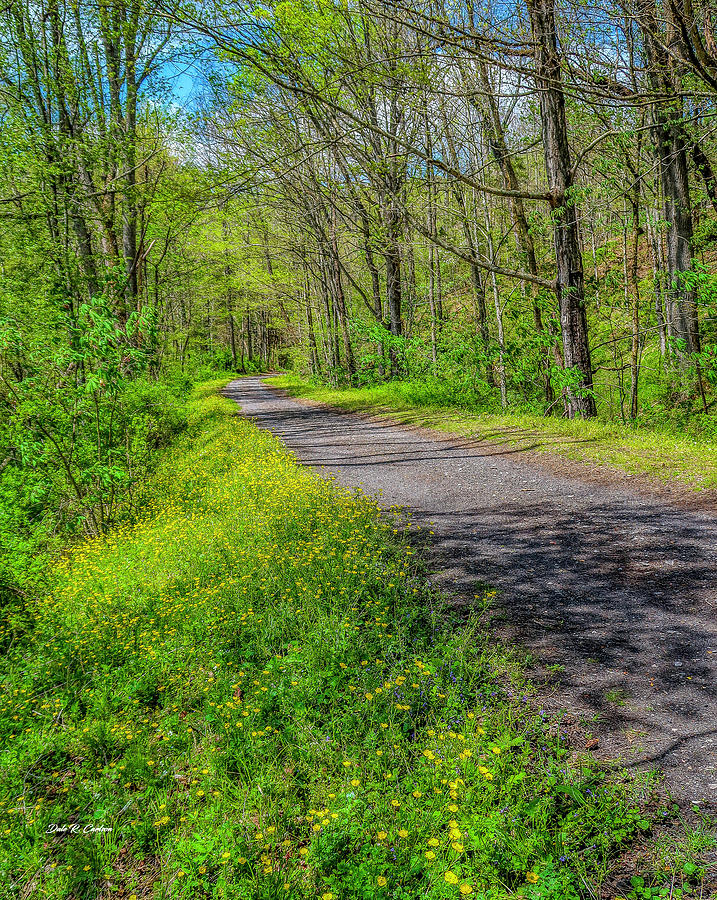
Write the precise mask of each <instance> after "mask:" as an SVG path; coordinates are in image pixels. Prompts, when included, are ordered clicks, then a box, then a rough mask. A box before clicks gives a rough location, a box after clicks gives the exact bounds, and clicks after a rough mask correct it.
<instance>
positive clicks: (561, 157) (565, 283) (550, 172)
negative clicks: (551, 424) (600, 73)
mask: <svg viewBox="0 0 717 900" xmlns="http://www.w3.org/2000/svg"><path fill="white" fill-rule="evenodd" d="M553 2H554V0H529V3H528V9H529V11H530V21H531V26H532V31H533V42H534V45H535V51H534V52H535V80H536V84H537V87H538V90H539V92H540V119H541V129H542V136H543V152H544V155H545V168H546V172H547V176H548V186H549V189H550V194H551V207H552V210H553V235H554V241H555V259H556V263H557V293H558V303H559V307H560V326H561V331H562V336H563V355H564V357H565V366H566V368H572V369H574V370H575V371H576V373H577V383H576V384H575V385H572V386H571V387H570V388H569V389H568V414H569V415H570V417H571V418H572V417H574V416H576V415H580V416H583V417H584V418H588V417H591V416H595V415H596V414H597V410H596V406H595V397H594V394H593V372H592V361H591V359H590V345H589V342H588V326H587V316H586V312H585V284H584V276H583V259H582V253H581V249H580V235H579V230H578V210H577V207H576V205H575V202H574V200H573V198H572V197H571V196H570V193H571V188H572V187H573V171H572V163H571V159H570V150H569V147H568V137H567V122H566V118H565V95H564V93H563V87H562V73H561V59H560V56H559V54H558V45H557V36H556V30H555V8H554V5H553Z"/></svg>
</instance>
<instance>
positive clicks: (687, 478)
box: [270, 375, 717, 491]
mask: <svg viewBox="0 0 717 900" xmlns="http://www.w3.org/2000/svg"><path fill="white" fill-rule="evenodd" d="M270 383H271V384H273V385H275V386H276V387H279V388H282V389H284V390H286V391H288V392H289V393H290V394H291V395H292V396H295V397H305V398H307V399H311V400H316V401H319V402H321V403H329V404H331V405H333V406H338V407H340V408H342V409H347V410H351V411H355V412H370V413H374V414H379V415H389V416H390V417H391V418H393V419H395V420H397V421H399V422H401V423H404V424H407V425H418V426H421V427H424V428H434V429H436V430H438V431H444V432H450V433H453V434H458V435H460V436H462V437H470V438H471V439H474V440H480V441H486V442H487V443H492V444H506V445H510V446H512V447H516V448H523V449H524V450H535V451H545V452H551V453H557V454H559V455H561V456H564V457H567V458H569V459H574V460H578V461H580V462H583V463H590V464H593V465H595V464H596V465H599V466H606V467H612V468H614V469H619V470H622V471H624V472H627V473H628V474H630V475H646V476H649V477H650V478H654V479H657V480H659V481H664V482H667V481H678V482H680V483H681V484H683V485H684V486H686V487H688V488H690V489H692V490H695V491H699V490H704V489H707V488H715V487H717V443H715V442H714V440H712V439H709V438H707V437H705V436H702V435H697V434H695V435H691V434H687V433H679V432H675V431H674V430H664V431H661V430H659V429H657V428H654V427H640V428H632V427H630V426H627V425H622V424H617V423H606V422H602V421H597V420H596V421H588V422H586V421H581V420H578V421H573V420H569V419H562V418H554V417H548V418H546V417H543V416H538V415H533V414H529V413H511V412H506V413H502V412H501V413H494V412H481V411H480V410H476V411H472V410H471V409H466V408H464V407H463V406H460V405H458V404H457V403H456V402H455V400H454V398H453V397H452V395H448V397H447V399H443V398H441V394H440V391H437V390H435V385H433V384H432V383H430V382H427V383H422V382H410V381H403V382H402V381H394V382H388V383H386V384H381V385H376V386H374V387H361V388H344V389H336V388H330V387H327V386H324V385H317V384H314V383H311V382H308V381H306V380H304V379H301V378H298V377H296V376H294V375H281V376H278V377H276V378H272V379H271V380H270Z"/></svg>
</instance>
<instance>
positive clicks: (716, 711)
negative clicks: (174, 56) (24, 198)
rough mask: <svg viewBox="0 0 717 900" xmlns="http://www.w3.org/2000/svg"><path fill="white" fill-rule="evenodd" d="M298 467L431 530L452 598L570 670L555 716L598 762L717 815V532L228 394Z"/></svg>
mask: <svg viewBox="0 0 717 900" xmlns="http://www.w3.org/2000/svg"><path fill="white" fill-rule="evenodd" d="M226 393H227V395H228V396H229V397H231V398H232V399H234V400H236V402H237V403H238V404H239V405H240V407H241V409H242V411H243V412H244V413H245V414H246V415H247V416H249V417H251V418H252V419H253V421H254V422H255V423H256V424H257V425H258V426H259V427H261V428H267V429H270V430H271V431H273V432H274V434H276V435H277V436H278V437H279V438H280V439H281V440H283V441H284V442H285V443H286V444H287V446H288V447H289V448H290V449H291V450H293V451H294V452H295V453H296V454H297V457H298V458H299V460H301V461H302V462H303V463H306V464H307V465H310V466H315V467H320V468H321V469H323V470H325V471H326V473H328V474H331V475H334V476H335V477H336V478H337V480H338V481H339V482H340V483H343V484H346V485H350V486H361V487H362V488H363V489H364V490H365V491H367V492H368V493H371V494H377V493H379V492H380V494H381V502H382V503H383V504H384V505H386V506H393V505H398V506H404V507H406V508H407V509H408V510H410V512H411V517H412V519H413V520H414V521H415V522H418V523H425V524H428V523H433V524H432V526H431V527H432V529H433V531H434V537H433V539H432V547H431V554H432V562H433V565H434V567H435V568H436V570H437V576H438V578H439V580H440V582H441V584H442V585H443V586H445V587H447V588H449V589H450V590H452V591H454V592H456V593H457V594H459V595H462V596H464V597H472V596H473V594H474V590H473V587H474V585H475V584H476V583H487V584H490V585H493V586H495V587H496V588H498V589H499V591H500V594H501V599H500V612H501V617H502V619H503V627H502V630H503V632H504V633H505V634H507V635H509V636H510V637H512V638H514V639H516V640H519V641H520V642H521V643H522V644H523V645H525V646H526V647H527V648H529V649H531V650H532V651H533V652H534V653H535V654H536V655H537V656H538V658H539V659H540V660H541V661H543V662H545V663H548V664H554V665H555V666H562V667H563V668H562V670H561V673H560V677H559V679H557V680H556V684H555V687H554V695H553V696H552V698H551V703H550V705H551V707H555V706H558V707H562V708H564V709H568V710H569V711H570V712H571V713H572V714H574V715H576V716H580V717H581V718H582V719H583V720H585V719H587V720H591V719H593V720H594V727H593V728H592V730H593V731H594V732H595V733H598V734H599V735H600V743H601V752H603V751H604V752H607V753H609V754H612V755H619V756H621V757H622V758H623V759H624V760H625V761H626V762H627V763H629V764H633V765H636V766H642V765H650V764H653V765H656V766H658V767H659V768H661V769H662V770H663V772H664V773H665V777H666V780H667V784H668V786H669V788H670V790H671V791H672V793H673V794H674V795H675V796H676V797H678V798H679V799H681V800H682V801H683V802H693V801H697V802H701V803H702V804H703V805H705V806H712V805H714V804H717V579H715V573H714V568H715V563H716V562H717V519H716V518H715V517H714V516H713V515H711V514H710V513H709V512H705V511H699V512H690V511H686V510H681V509H678V508H675V507H671V506H668V505H664V504H662V503H660V502H657V501H653V500H649V499H645V498H644V497H641V496H639V495H638V494H636V493H632V492H630V491H629V490H627V489H625V488H624V487H620V488H618V489H615V488H609V487H605V486H601V485H597V484H595V483H590V482H587V481H581V480H580V479H579V478H567V477H564V476H557V475H554V474H551V473H549V472H547V471H544V470H541V469H538V468H536V467H535V466H531V465H526V464H524V463H522V462H520V461H519V460H518V459H516V455H515V454H506V453H505V452H496V451H495V448H494V447H488V448H482V447H481V445H480V444H478V445H475V444H474V445H472V446H462V445H461V444H460V443H456V442H453V441H452V440H451V439H450V438H446V437H443V436H439V435H436V436H435V437H428V436H426V435H425V434H422V433H419V432H417V431H416V430H413V429H408V428H402V427H400V426H397V425H393V424H390V423H387V422H385V421H375V420H371V419H368V418H366V417H361V416H356V415H352V414H350V413H343V412H340V411H337V410H332V409H328V408H326V407H321V406H308V405H306V404H302V403H298V402H296V401H295V400H292V399H290V398H287V397H285V396H283V395H281V394H279V393H277V392H276V391H274V390H271V389H270V388H268V387H266V385H264V384H263V383H262V379H261V378H260V377H249V378H243V379H240V380H238V381H234V382H232V383H231V384H230V385H229V387H228V388H227V389H226Z"/></svg>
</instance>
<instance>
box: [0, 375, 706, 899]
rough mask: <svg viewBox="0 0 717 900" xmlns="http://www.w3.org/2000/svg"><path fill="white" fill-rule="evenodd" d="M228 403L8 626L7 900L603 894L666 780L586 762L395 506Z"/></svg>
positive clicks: (2, 823)
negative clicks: (393, 516)
mask: <svg viewBox="0 0 717 900" xmlns="http://www.w3.org/2000/svg"><path fill="white" fill-rule="evenodd" d="M213 390H214V386H212V385H209V386H207V387H205V388H204V389H203V390H202V391H200V392H198V393H197V394H196V395H195V397H194V399H193V401H192V403H191V404H190V407H189V411H188V414H189V420H190V426H189V431H188V433H187V434H186V435H185V436H183V437H182V438H181V439H180V440H179V441H178V443H177V444H176V445H175V446H174V448H173V449H172V450H171V451H170V452H169V453H168V454H167V455H166V457H165V459H164V461H163V464H162V466H161V468H160V471H159V473H158V475H157V476H156V478H155V480H154V481H153V483H152V486H151V490H150V491H149V492H148V495H147V499H146V503H145V511H144V515H143V517H142V518H141V520H140V521H138V522H136V523H135V524H133V525H131V526H130V525H127V526H125V527H123V528H121V529H117V530H116V531H115V532H114V533H113V534H112V535H111V537H110V538H109V539H107V540H102V541H99V540H98V541H94V542H90V543H85V544H83V545H82V546H80V547H78V548H76V549H74V550H73V551H72V552H69V553H68V554H67V555H66V556H65V557H64V558H63V559H61V560H58V561H57V562H56V563H55V564H54V566H53V568H52V570H51V572H50V573H49V575H48V584H47V590H46V592H45V593H44V595H43V597H42V599H39V600H35V601H28V615H27V618H26V619H25V620H24V621H22V622H17V621H14V622H13V623H10V624H8V623H5V622H4V623H3V634H2V639H3V641H4V651H5V652H4V654H3V657H2V660H1V661H0V675H1V684H2V701H1V703H0V735H1V737H2V742H1V746H2V755H1V756H0V784H1V785H2V797H0V850H1V851H2V862H1V863H0V890H3V889H4V890H5V891H6V892H7V893H8V895H11V896H17V895H20V896H24V897H30V896H32V897H48V898H59V897H67V898H69V897H73V898H75V897H77V898H83V897H87V898H90V897H101V898H105V897H118V898H130V900H132V898H140V900H141V898H147V897H154V898H173V900H174V898H184V897H186V898H200V897H221V898H257V900H261V898H266V900H269V898H275V897H295V898H316V897H321V898H323V900H332V898H335V900H344V898H346V900H353V898H377V897H378V898H381V897H386V898H389V897H390V898H402V900H414V898H417V897H425V898H443V897H450V898H453V897H456V898H457V897H462V896H470V895H472V896H475V897H481V898H486V900H487V898H490V900H498V898H507V897H517V896H521V897H525V898H542V900H545V898H554V900H571V898H579V897H593V896H596V894H595V888H594V886H595V885H598V884H600V883H601V882H602V881H603V880H604V879H605V878H606V877H608V873H609V871H610V868H611V866H612V865H613V861H614V860H615V858H616V856H618V855H619V854H620V852H621V851H622V850H623V849H625V848H627V847H630V846H632V845H633V844H634V842H635V841H636V840H639V839H641V837H642V836H644V835H645V834H646V833H648V832H649V831H650V830H651V828H652V822H653V820H654V819H655V818H656V817H657V818H659V817H660V815H661V813H660V811H659V810H657V809H656V808H655V807H652V806H649V803H648V801H649V796H650V784H649V782H648V781H643V782H639V781H634V780H629V779H628V778H627V777H623V776H622V775H620V774H611V775H609V776H608V775H606V774H605V773H604V772H603V771H602V770H601V769H600V768H599V767H598V766H597V765H596V763H595V762H594V761H592V760H591V759H590V758H589V757H588V756H585V757H584V756H583V755H581V754H579V753H576V752H575V751H574V750H572V749H570V748H569V747H568V746H567V745H566V743H565V740H564V738H563V737H562V735H561V732H560V729H559V727H557V725H556V724H555V723H551V722H550V721H548V720H546V718H545V717H544V716H543V715H541V714H540V713H536V712H535V711H532V706H531V704H530V703H529V696H528V688H527V687H526V686H525V685H524V684H523V682H522V676H521V671H520V666H519V665H517V664H516V663H515V661H512V660H511V659H509V658H508V657H506V655H505V653H504V652H503V651H498V650H497V649H496V647H495V646H494V645H493V644H492V643H491V642H490V641H489V639H488V638H487V637H486V636H485V629H482V628H481V627H480V613H476V617H475V618H474V619H473V620H471V621H458V620H455V621H453V620H451V618H450V616H449V613H448V611H447V610H446V609H445V608H444V607H443V606H442V604H441V601H440V598H438V597H436V596H435V595H434V594H432V593H431V592H430V590H429V588H428V587H427V584H426V581H425V578H423V577H422V575H421V571H420V564H419V563H418V562H417V561H416V556H415V555H414V552H413V550H412V548H411V546H410V544H409V543H408V542H407V540H406V538H405V536H403V535H402V534H401V533H400V532H397V531H396V530H395V529H394V527H393V525H392V523H391V522H390V521H388V520H387V519H386V518H383V517H381V516H380V515H379V512H378V509H377V507H376V505H375V504H374V503H373V502H372V501H370V500H368V499H366V498H365V497H363V496H361V495H358V494H355V493H350V492H347V491H344V490H340V489H339V488H337V487H336V486H335V485H334V484H332V483H331V482H326V481H322V480H320V479H319V478H317V477H316V476H315V475H314V474H312V473H310V472H309V471H308V470H305V469H303V468H302V467H300V466H298V465H297V464H296V462H295V461H294V459H293V458H292V456H291V455H290V454H288V453H287V452H285V451H284V450H282V449H281V447H280V445H279V444H278V443H277V442H276V441H275V440H274V439H273V438H272V437H271V436H270V435H268V434H266V433H262V432H259V431H258V430H257V429H255V428H254V427H253V426H252V425H251V424H249V423H248V422H246V421H245V420H242V419H240V418H239V417H237V416H236V415H235V414H234V412H235V408H234V407H233V404H232V403H230V402H229V401H227V400H224V399H221V398H220V397H218V396H216V395H215V394H214V393H213ZM483 599H484V598H478V602H477V606H478V607H480V606H481V602H482V601H483ZM648 808H649V809H651V810H652V811H651V812H649V813H648V812H647V809H648ZM683 862H684V860H683V859H681V858H680V857H675V858H672V859H671V865H673V866H674V865H678V866H682V863H683ZM689 865H690V866H691V867H692V868H690V869H689V870H687V871H681V870H679V869H678V882H677V884H679V885H683V883H684V885H685V886H687V887H688V888H689V885H690V884H693V885H696V884H697V883H698V882H699V879H700V876H701V872H700V869H699V867H698V866H695V865H693V864H692V863H691V862H690V863H689ZM643 874H644V875H646V877H647V879H648V881H656V882H657V883H658V884H659V885H663V884H665V883H666V884H668V885H669V882H670V878H672V877H673V876H669V875H665V873H664V872H662V873H660V872H657V871H651V872H647V873H643ZM665 879H667V881H665ZM628 890H632V889H630V888H629V887H628ZM626 895H627V894H626ZM629 896H635V897H637V896H648V895H647V894H637V893H635V892H634V890H632V893H631V894H629ZM674 896H679V895H678V894H674Z"/></svg>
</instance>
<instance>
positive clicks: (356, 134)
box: [0, 0, 717, 536]
mask: <svg viewBox="0 0 717 900" xmlns="http://www.w3.org/2000/svg"><path fill="white" fill-rule="evenodd" d="M714 15H715V12H714V10H712V8H711V7H710V6H709V5H708V4H700V5H697V6H693V5H692V4H676V3H669V4H666V5H664V7H663V6H662V5H659V4H656V3H651V2H641V3H638V4H629V3H628V4H620V3H616V4H613V5H609V6H607V7H603V6H602V5H590V4H586V3H580V4H570V3H565V4H554V3H552V2H546V3H530V4H527V5H526V6H523V5H522V4H516V5H515V6H509V5H501V6H498V7H495V8H494V7H492V6H490V5H476V4H474V3H473V2H468V0H466V2H451V3H440V2H439V3H436V2H433V0H431V2H426V3H420V2H412V3H410V4H401V3H388V2H387V3H378V2H375V3H363V2H357V3H342V2H337V3H328V2H326V3H324V2H320V3H319V2H317V3H303V2H296V3H292V2H284V3H276V4H274V3H266V4H261V3H260V4H256V5H252V4H248V5H247V4H241V3H236V4H231V3H230V4H228V5H212V4H206V5H204V4H202V5H194V6H193V5H191V4H189V5H179V6H167V8H161V9H156V8H154V7H152V8H149V7H146V6H144V5H142V4H141V3H136V4H132V3H130V4H127V3H125V2H122V3H119V2H118V3H105V2H102V3H99V4H98V5H95V4H92V3H90V4H84V3H73V4H63V3H55V2H53V3H50V4H49V5H47V6H45V5H44V3H41V4H39V5H36V4H33V3H21V2H13V3H11V4H10V5H9V6H8V7H7V9H6V10H5V11H4V12H3V19H2V32H1V33H2V84H3V88H2V97H1V100H0V103H1V106H0V109H1V112H2V124H3V127H2V157H1V158H2V166H1V167H0V179H1V181H2V190H1V191H0V194H1V196H0V202H1V210H2V224H3V228H2V233H1V234H0V240H1V241H2V245H1V248H0V250H1V254H2V282H1V284H0V303H1V304H2V310H1V317H0V321H1V322H2V349H1V359H0V369H1V371H0V375H1V379H2V382H1V387H0V391H1V394H2V404H3V411H4V412H3V416H2V470H3V476H4V477H3V491H4V492H6V496H7V502H6V503H5V502H4V503H3V509H4V512H3V515H4V517H5V518H6V519H7V517H10V520H11V521H7V522H6V525H7V529H8V530H9V531H10V532H13V533H15V534H20V533H22V532H24V531H28V530H29V531H30V532H35V531H38V529H39V531H43V529H44V532H45V536H46V535H47V534H49V533H55V532H57V530H58V529H59V530H63V529H65V530H66V529H69V530H74V529H77V528H80V530H84V531H86V532H89V533H92V534H94V533H101V532H103V531H104V530H105V529H106V528H107V527H108V526H109V525H110V524H111V523H112V522H113V521H114V520H115V516H116V513H117V512H118V510H119V506H121V505H122V504H120V503H119V498H121V499H122V503H125V504H126V503H127V502H129V503H130V504H131V502H132V495H133V485H134V484H135V483H139V481H141V478H142V474H141V473H142V471H143V467H144V466H145V464H146V461H147V459H148V456H149V455H150V451H151V446H152V443H153V442H154V443H157V442H160V443H161V442H162V441H163V440H165V439H166V438H167V435H168V434H169V433H171V431H172V429H173V428H175V427H178V423H177V422H175V421H174V420H173V413H172V408H173V402H172V399H171V396H175V397H176V393H177V392H176V386H174V387H173V388H172V389H170V390H169V391H168V392H167V393H163V391H164V386H165V385H166V384H168V383H170V382H172V379H177V378H179V380H180V381H181V379H182V377H183V375H187V373H190V380H191V373H193V372H194V371H195V370H196V369H197V368H198V367H199V368H201V367H205V368H214V369H215V370H216V369H222V368H224V369H228V368H231V369H233V370H235V371H239V372H244V371H249V370H254V369H258V368H262V367H263V368H264V369H267V368H276V367H279V368H291V369H293V370H295V371H297V372H300V373H303V374H305V375H311V376H313V377H314V378H316V379H319V380H324V381H327V382H329V383H330V384H333V385H334V386H337V385H341V384H345V385H352V384H353V385H370V384H376V383H381V382H383V381H386V380H396V379H399V380H409V381H411V380H412V381H422V382H428V383H430V384H431V385H432V390H433V392H434V393H435V394H436V395H437V396H446V397H449V398H453V399H455V400H457V401H459V402H461V403H464V404H465V403H470V404H473V406H475V407H479V408H484V409H493V410H496V409H498V410H499V409H501V408H503V409H509V408H522V409H531V410H533V411H536V412H537V413H538V414H539V415H540V414H545V415H546V416H552V417H561V416H562V417H584V418H590V417H595V416H599V417H601V418H602V419H607V420H617V421H622V422H636V423H648V424H662V425H664V424H665V423H673V425H674V427H676V428H684V427H687V428H689V429H694V430H696V431H697V432H698V433H711V432H712V431H713V425H712V422H713V414H712V411H713V406H712V404H713V401H714V387H715V383H716V379H717V361H716V360H717V356H716V355H715V354H716V352H717V351H716V349H715V315H716V311H715V310H716V307H715V304H716V303H717V300H716V295H717V289H716V284H715V276H714V273H713V269H714V264H713V256H714V254H713V246H714V243H715V240H716V239H717V224H716V222H717V219H716V212H717V179H716V177H715V173H714V170H713V167H712V163H711V159H712V158H713V157H714V154H715V139H714V128H713V125H712V119H713V115H714V91H715V87H717V45H716V44H715V39H714V35H713V30H714ZM172 383H173V382H172ZM173 384H174V383H173ZM20 482H21V483H22V484H21V485H20ZM11 499H18V500H19V503H11V502H10V500H11ZM10 506H13V507H14V512H12V513H11V512H10V511H9V507H10ZM40 508H42V509H43V510H45V512H42V513H41V512H39V511H38V510H39V509H40ZM48 509H50V510H52V513H51V514H48V513H47V512H46V511H47V510H48ZM18 516H19V517H20V518H17V517H18ZM3 530H5V528H4V529H3Z"/></svg>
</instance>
